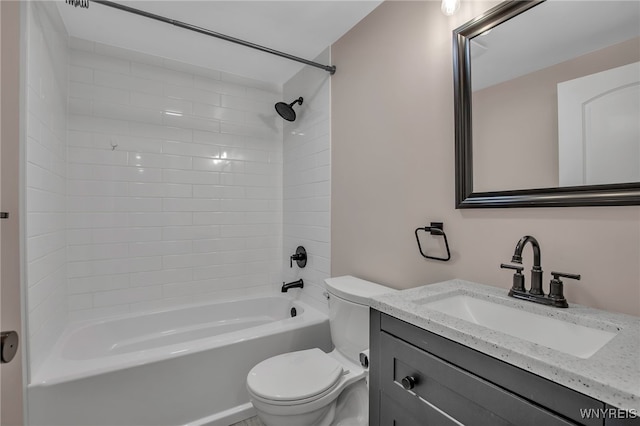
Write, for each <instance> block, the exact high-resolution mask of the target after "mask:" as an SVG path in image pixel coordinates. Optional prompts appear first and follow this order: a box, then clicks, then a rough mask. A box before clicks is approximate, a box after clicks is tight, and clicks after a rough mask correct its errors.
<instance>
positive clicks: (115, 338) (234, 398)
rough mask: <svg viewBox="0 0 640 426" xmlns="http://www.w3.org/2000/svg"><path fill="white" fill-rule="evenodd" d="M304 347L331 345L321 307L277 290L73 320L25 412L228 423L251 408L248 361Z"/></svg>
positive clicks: (97, 419)
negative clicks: (255, 295)
mask: <svg viewBox="0 0 640 426" xmlns="http://www.w3.org/2000/svg"><path fill="white" fill-rule="evenodd" d="M292 308H295V310H296V316H295V317H292V316H291V309H292ZM312 347H319V348H321V349H323V350H325V351H330V350H331V349H332V348H331V337H330V333H329V322H328V317H327V315H325V314H323V313H321V312H319V311H317V310H316V309H314V308H312V307H310V306H309V305H306V304H304V303H302V302H298V301H292V300H291V299H289V298H287V297H284V296H274V297H262V298H252V299H239V300H233V301H225V302H216V303H210V304H202V305H194V306H189V307H183V308H180V309H171V310H163V311H157V312H152V313H146V314H142V315H140V314H138V315H126V316H121V317H117V318H110V319H108V320H101V321H93V322H83V323H77V324H72V325H70V326H68V327H67V329H66V330H65V331H64V333H63V334H62V336H61V338H60V339H59V340H58V342H57V343H56V345H55V347H54V349H53V350H52V352H51V354H50V355H49V357H48V358H47V360H46V361H45V362H44V363H43V365H42V367H41V368H40V369H39V371H37V372H35V374H33V376H32V379H31V382H30V384H29V385H28V388H27V393H28V421H29V424H30V425H47V426H54V425H61V426H62V425H64V426H71V425H83V426H89V425H96V426H98V425H112V426H116V425H123V426H133V425H189V426H200V425H210V426H228V425H230V424H232V423H234V422H237V421H240V420H243V419H245V418H248V417H251V416H252V415H254V413H255V412H254V409H253V407H252V406H251V404H250V402H249V395H248V393H247V390H246V386H245V379H246V376H247V373H248V372H249V370H250V369H251V368H252V367H253V366H254V365H255V364H257V363H258V362H260V361H262V360H264V359H267V358H269V357H272V356H274V355H278V354H281V353H285V352H290V351H296V350H302V349H308V348H312Z"/></svg>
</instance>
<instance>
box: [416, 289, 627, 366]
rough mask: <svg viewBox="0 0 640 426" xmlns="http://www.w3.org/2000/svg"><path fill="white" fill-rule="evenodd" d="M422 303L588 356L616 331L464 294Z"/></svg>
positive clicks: (466, 319) (534, 341)
mask: <svg viewBox="0 0 640 426" xmlns="http://www.w3.org/2000/svg"><path fill="white" fill-rule="evenodd" d="M424 306H425V307H427V308H430V309H433V310H435V311H438V312H442V313H443V314H446V315H450V316H452V317H455V318H458V319H461V320H464V321H468V322H471V323H473V324H478V325H481V326H483V327H487V328H489V329H491V330H495V331H499V332H501V333H504V334H508V335H510V336H514V337H518V338H520V339H523V340H527V341H529V342H533V343H537V344H539V345H543V346H546V347H548V348H551V349H555V350H557V351H560V352H564V353H566V354H569V355H573V356H576V357H579V358H589V357H591V356H592V355H593V354H594V353H596V352H597V351H598V350H599V349H600V348H602V347H603V346H604V345H605V344H607V342H609V341H610V340H611V339H613V337H614V336H615V335H616V334H617V333H612V332H609V331H604V330H597V329H594V328H590V327H585V326H582V325H578V324H573V323H570V322H566V321H563V320H560V319H557V318H549V317H545V316H542V315H538V314H534V313H531V312H527V311H522V310H519V309H515V308H511V307H508V306H504V305H501V304H499V303H492V302H489V301H485V300H480V299H477V298H475V297H471V296H467V295H456V296H451V297H447V298H444V299H440V300H436V301H434V302H427V303H425V304H424Z"/></svg>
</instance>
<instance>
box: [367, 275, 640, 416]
mask: <svg viewBox="0 0 640 426" xmlns="http://www.w3.org/2000/svg"><path fill="white" fill-rule="evenodd" d="M459 294H460V295H468V296H472V297H475V298H478V299H484V300H488V301H491V302H493V303H498V304H502V305H505V306H509V307H512V308H516V309H519V310H524V311H528V312H532V313H536V314H539V315H543V316H546V317H551V318H557V319H561V320H564V321H567V322H570V323H575V324H579V325H582V326H585V327H590V328H595V329H600V330H605V331H610V332H615V333H617V335H616V336H615V337H613V339H611V340H610V341H609V342H608V343H606V344H605V345H604V346H603V347H602V348H601V349H600V350H598V351H597V352H596V353H595V354H593V355H592V356H590V357H589V358H586V359H584V358H579V357H576V356H572V355H569V354H566V353H564V352H560V351H557V350H554V349H550V348H547V347H546V346H542V345H539V344H536V343H531V342H528V341H526V340H523V339H520V338H518V337H514V336H511V335H508V334H504V333H501V332H498V331H494V330H491V329H489V328H486V327H483V326H480V325H477V324H473V323H471V322H468V321H464V320H461V319H458V318H455V317H453V316H449V315H446V314H444V313H441V312H438V311H436V310H433V309H430V308H429V307H427V306H425V304H426V303H429V302H432V301H436V300H439V299H443V298H445V297H449V296H453V295H459ZM371 307H372V308H374V309H377V310H378V311H380V312H383V313H385V314H388V315H391V316H393V317H396V318H398V319H401V320H403V321H406V322H408V323H410V324H413V325H415V326H417V327H420V328H423V329H425V330H428V331H430V332H432V333H435V334H438V335H440V336H443V337H446V338H447V339H450V340H453V341H455V342H458V343H461V344H463V345H465V346H468V347H470V348H473V349H475V350H477V351H480V352H482V353H485V354H487V355H490V356H492V357H494V358H498V359H500V360H502V361H504V362H507V363H509V364H512V365H515V366H517V367H519V368H522V369H523V370H526V371H530V372H531V373H534V374H537V375H538V376H541V377H544V378H546V379H549V380H552V381H554V382H556V383H559V384H561V385H563V386H566V387H568V388H570V389H573V390H575V391H578V392H580V393H583V394H585V395H588V396H590V397H592V398H595V399H598V400H600V401H603V402H605V403H607V404H610V405H612V406H614V407H616V408H622V409H625V410H635V411H636V412H637V413H640V318H639V317H634V316H630V315H624V314H617V313H612V312H606V311H601V310H598V309H593V308H588V307H586V306H580V305H575V304H570V305H569V308H567V309H562V308H553V307H548V306H543V305H540V304H537V303H532V302H528V301H523V300H518V299H514V298H511V297H508V296H507V290H504V289H500V288H496V287H491V286H486V285H482V284H477V283H473V282H469V281H464V280H450V281H445V282H441V283H437V284H431V285H426V286H422V287H417V288H412V289H409V290H402V291H398V292H394V293H387V294H383V295H380V296H375V297H374V298H373V299H372V301H371ZM549 332H553V330H549Z"/></svg>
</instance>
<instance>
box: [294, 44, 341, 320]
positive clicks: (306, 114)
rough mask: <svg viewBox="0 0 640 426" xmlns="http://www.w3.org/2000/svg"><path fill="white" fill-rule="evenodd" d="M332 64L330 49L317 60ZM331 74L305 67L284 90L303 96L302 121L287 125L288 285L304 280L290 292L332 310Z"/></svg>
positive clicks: (299, 108) (299, 111) (299, 117)
mask: <svg viewBox="0 0 640 426" xmlns="http://www.w3.org/2000/svg"><path fill="white" fill-rule="evenodd" d="M316 60H317V61H318V62H321V63H330V62H331V58H330V51H329V49H327V50H325V51H324V52H323V53H322V54H320V56H318V58H317V59H316ZM330 82H331V79H330V76H329V74H328V73H326V72H321V71H318V70H316V69H312V68H310V67H307V68H304V69H303V70H302V71H300V72H299V73H298V74H296V75H295V76H294V77H293V78H291V79H290V80H289V81H288V82H287V83H286V84H285V86H284V90H283V91H284V98H285V101H287V102H292V101H293V100H294V99H297V98H298V97H300V96H302V97H303V98H304V101H303V104H302V105H300V106H295V107H294V109H295V111H296V114H297V118H296V121H294V122H292V123H287V124H286V125H285V126H284V194H283V198H284V219H283V220H284V230H283V231H284V240H283V251H284V253H283V255H284V263H285V269H284V274H283V277H284V279H285V280H286V281H294V280H297V279H299V278H302V279H303V280H304V285H305V286H304V290H303V291H300V290H296V289H293V290H289V292H290V293H294V294H295V295H296V297H299V298H300V299H302V300H304V301H306V302H308V303H309V304H311V305H312V306H315V307H316V308H318V309H320V310H322V311H323V312H327V311H328V305H327V299H326V297H325V296H324V292H325V283H324V279H325V278H328V277H329V276H330V274H331V267H330V266H331V262H330V259H331V252H330V250H331V244H330V243H331V240H330V238H331V232H330V226H331V223H330V222H331V184H330V178H331V169H330V157H331V156H330V149H331V140H330V130H331V121H330V120H331V116H330V108H331V102H330V96H331V86H330ZM299 245H302V246H304V247H305V249H306V250H307V255H308V261H307V266H306V267H305V268H304V269H300V268H298V266H297V265H296V263H295V262H294V263H293V268H289V256H291V255H292V254H293V253H295V251H296V247H298V246H299Z"/></svg>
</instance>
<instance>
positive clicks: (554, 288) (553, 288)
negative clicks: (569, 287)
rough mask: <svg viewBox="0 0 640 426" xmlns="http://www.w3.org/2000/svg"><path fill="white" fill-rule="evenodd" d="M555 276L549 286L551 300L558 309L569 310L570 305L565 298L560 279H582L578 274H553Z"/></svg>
mask: <svg viewBox="0 0 640 426" xmlns="http://www.w3.org/2000/svg"><path fill="white" fill-rule="evenodd" d="M551 275H553V279H552V280H551V283H550V284H549V299H551V301H552V304H553V306H556V307H558V308H567V307H569V304H568V303H567V299H565V297H564V292H563V289H562V281H561V280H560V277H563V278H570V279H572V280H579V279H580V278H581V277H580V275H577V274H567V273H564V272H551Z"/></svg>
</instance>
